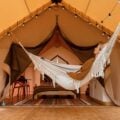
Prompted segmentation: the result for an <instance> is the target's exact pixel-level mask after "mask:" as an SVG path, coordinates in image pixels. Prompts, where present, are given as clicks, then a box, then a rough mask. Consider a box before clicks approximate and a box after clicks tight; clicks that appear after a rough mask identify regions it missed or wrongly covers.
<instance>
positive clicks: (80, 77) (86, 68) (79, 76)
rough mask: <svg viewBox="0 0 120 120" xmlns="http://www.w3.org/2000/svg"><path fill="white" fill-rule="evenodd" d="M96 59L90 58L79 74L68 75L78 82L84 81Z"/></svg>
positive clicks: (71, 73) (70, 73)
mask: <svg viewBox="0 0 120 120" xmlns="http://www.w3.org/2000/svg"><path fill="white" fill-rule="evenodd" d="M94 59H95V58H90V59H89V60H87V61H86V62H85V63H84V64H83V66H82V68H81V69H80V70H79V71H77V72H69V73H67V74H68V75H69V76H70V77H72V78H73V79H76V80H83V78H84V77H85V76H86V75H87V73H88V72H89V70H90V68H91V66H92V64H93V62H94Z"/></svg>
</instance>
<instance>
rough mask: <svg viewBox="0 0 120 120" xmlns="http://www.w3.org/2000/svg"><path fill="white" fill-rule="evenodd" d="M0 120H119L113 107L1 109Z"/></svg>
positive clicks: (119, 110) (119, 117)
mask: <svg viewBox="0 0 120 120" xmlns="http://www.w3.org/2000/svg"><path fill="white" fill-rule="evenodd" d="M0 120H120V108H119V107H115V106H109V107H108V106H107V107H105V106H94V107H93V106H92V107H89V106H86V107H85V106H84V107H82V106H81V107H40V106H31V107H19V106H16V107H15V106H14V107H1V108H0Z"/></svg>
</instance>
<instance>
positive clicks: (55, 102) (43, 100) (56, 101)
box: [17, 98, 87, 106]
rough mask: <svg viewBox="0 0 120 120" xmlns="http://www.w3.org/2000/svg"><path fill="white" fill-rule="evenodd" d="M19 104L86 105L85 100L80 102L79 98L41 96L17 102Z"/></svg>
mask: <svg viewBox="0 0 120 120" xmlns="http://www.w3.org/2000/svg"><path fill="white" fill-rule="evenodd" d="M17 105H21V106H31V105H33V106H34V105H35V106H82V105H84V106H85V105H87V104H86V103H85V102H82V101H81V100H80V99H73V98H69V99H68V98H41V99H38V100H32V99H30V100H28V101H26V102H25V103H24V104H17Z"/></svg>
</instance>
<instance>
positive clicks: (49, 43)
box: [0, 0, 120, 106]
mask: <svg viewBox="0 0 120 120" xmlns="http://www.w3.org/2000/svg"><path fill="white" fill-rule="evenodd" d="M1 3H2V4H0V13H1V20H0V96H1V105H5V104H6V105H42V104H43V105H44V104H45V101H43V100H46V101H47V99H48V101H51V104H53V103H55V100H56V99H57V100H61V99H62V102H61V101H59V102H58V103H57V102H56V104H62V103H64V102H63V101H66V100H65V99H68V100H69V99H70V100H71V99H72V100H71V101H73V100H75V101H74V102H72V103H70V105H71V104H72V105H117V106H119V105H120V94H119V91H120V87H119V85H120V75H119V71H120V62H119V61H120V36H119V37H118V38H117V41H116V44H115V46H114V48H113V50H112V53H111V55H110V66H109V67H108V68H107V69H106V70H105V71H104V72H105V77H104V79H103V78H100V79H96V78H94V79H92V80H91V81H90V82H89V83H86V85H84V86H82V87H81V88H80V92H79V93H77V92H76V91H70V90H66V89H64V88H62V87H60V86H59V85H56V87H55V88H54V87H53V85H52V80H51V78H50V77H49V76H47V75H44V76H42V72H41V73H40V72H39V71H37V70H34V65H33V64H32V63H31V61H30V59H29V58H28V56H27V55H26V54H25V53H24V52H23V50H22V49H21V48H20V46H19V44H18V42H21V43H22V44H23V46H24V47H25V48H26V49H27V50H28V51H30V52H32V53H33V54H35V55H37V56H40V57H43V58H46V59H49V60H50V61H54V62H56V63H63V64H67V65H68V64H70V65H81V64H84V63H85V62H86V61H87V60H88V59H90V58H92V57H93V56H94V49H95V47H96V46H97V45H98V44H99V43H100V42H102V43H106V42H108V41H109V39H110V37H111V35H112V34H113V33H114V31H115V28H116V27H117V25H118V23H119V21H120V15H119V13H120V1H119V0H110V1H109V0H106V1H104V0H101V1H95V0H74V1H73V0H51V1H50V0H35V1H34V0H29V1H28V0H23V1H20V0H12V1H7V0H4V1H1ZM14 4H15V5H14ZM108 4H109V5H108ZM4 5H5V6H6V7H7V8H8V9H7V10H6V7H4ZM105 6H107V7H105ZM119 35H120V34H119ZM8 74H9V76H8ZM8 77H9V78H10V79H9V78H8ZM20 77H23V79H24V78H25V80H27V82H26V81H23V82H22V83H20V81H19V79H20ZM9 80H10V81H9ZM9 82H10V86H9V88H7V89H6V90H4V88H5V87H6V86H7V84H9ZM51 96H52V97H51ZM71 97H72V98H71ZM71 101H70V102H71ZM46 103H48V104H50V103H49V102H46ZM73 103H74V104H73ZM51 104H50V105H51Z"/></svg>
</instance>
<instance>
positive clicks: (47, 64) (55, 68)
mask: <svg viewBox="0 0 120 120" xmlns="http://www.w3.org/2000/svg"><path fill="white" fill-rule="evenodd" d="M119 32H120V25H118V26H117V28H116V30H115V32H114V34H113V35H112V37H111V38H110V40H109V41H108V42H107V43H106V44H105V45H104V48H103V49H102V50H101V51H100V53H99V54H98V55H97V57H96V58H95V61H94V63H93V65H92V67H91V69H90V71H89V73H88V74H87V75H86V76H85V77H84V79H83V80H75V79H73V78H71V77H70V76H69V75H68V74H67V72H75V71H77V70H79V69H80V68H81V66H78V65H65V64H58V63H54V62H51V61H49V60H47V59H42V58H41V57H38V56H36V55H33V54H32V53H30V52H28V51H27V50H26V49H25V48H24V47H23V46H22V44H21V43H19V44H20V45H21V47H22V48H23V49H24V51H25V52H26V54H27V55H28V56H29V57H30V59H31V60H32V62H33V64H34V66H35V69H37V70H38V71H40V72H41V73H42V74H43V75H44V73H45V74H46V75H48V76H49V77H50V78H51V79H52V80H53V85H54V86H55V83H57V84H59V85H60V86H62V87H63V88H65V89H68V90H75V89H76V90H77V92H79V88H80V87H81V86H83V85H84V84H86V83H87V82H89V81H90V80H91V79H92V78H93V77H99V76H101V77H104V68H105V64H106V61H107V59H108V58H109V56H110V54H111V51H112V48H113V46H114V44H115V41H116V39H117V36H118V34H119Z"/></svg>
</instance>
